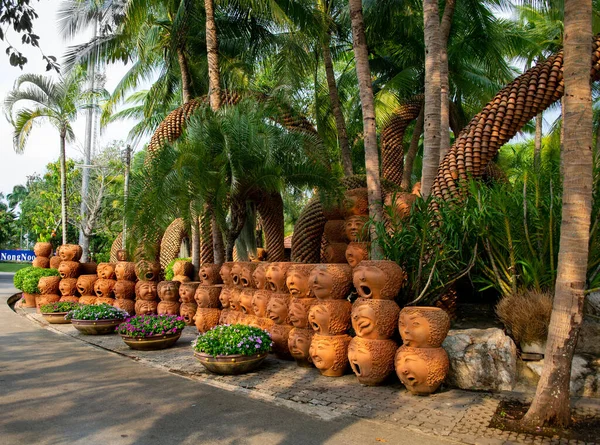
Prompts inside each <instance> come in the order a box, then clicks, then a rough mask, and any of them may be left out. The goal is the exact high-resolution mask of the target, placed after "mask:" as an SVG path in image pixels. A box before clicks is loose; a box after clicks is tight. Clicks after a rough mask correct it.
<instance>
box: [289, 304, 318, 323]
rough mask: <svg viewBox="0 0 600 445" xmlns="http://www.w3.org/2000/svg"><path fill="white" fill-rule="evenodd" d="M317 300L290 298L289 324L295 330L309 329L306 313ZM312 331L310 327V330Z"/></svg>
mask: <svg viewBox="0 0 600 445" xmlns="http://www.w3.org/2000/svg"><path fill="white" fill-rule="evenodd" d="M317 301H318V300H316V299H314V298H292V301H291V302H290V308H289V311H288V312H289V316H290V323H291V324H292V326H294V327H295V328H304V329H306V328H309V326H308V311H309V310H310V308H311V306H312V305H313V304H316V303H317ZM310 329H312V327H311V328H310Z"/></svg>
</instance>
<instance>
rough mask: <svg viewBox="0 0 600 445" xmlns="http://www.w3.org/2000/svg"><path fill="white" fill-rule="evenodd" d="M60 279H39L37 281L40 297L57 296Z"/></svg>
mask: <svg viewBox="0 0 600 445" xmlns="http://www.w3.org/2000/svg"><path fill="white" fill-rule="evenodd" d="M60 281H61V278H60V277H41V278H40V280H39V281H38V289H39V290H40V294H42V295H50V294H58V289H59V287H60Z"/></svg>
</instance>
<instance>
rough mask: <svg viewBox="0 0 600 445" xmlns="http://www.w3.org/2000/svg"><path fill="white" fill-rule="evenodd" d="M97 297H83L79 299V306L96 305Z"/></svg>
mask: <svg viewBox="0 0 600 445" xmlns="http://www.w3.org/2000/svg"><path fill="white" fill-rule="evenodd" d="M96 299H97V297H96V296H95V295H82V296H81V297H79V304H94V303H96Z"/></svg>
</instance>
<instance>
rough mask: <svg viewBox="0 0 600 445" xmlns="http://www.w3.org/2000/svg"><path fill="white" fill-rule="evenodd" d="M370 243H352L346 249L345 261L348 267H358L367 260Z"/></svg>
mask: <svg viewBox="0 0 600 445" xmlns="http://www.w3.org/2000/svg"><path fill="white" fill-rule="evenodd" d="M370 248H371V243H360V242H356V241H353V242H351V243H350V244H348V247H346V261H348V264H349V265H350V267H353V268H354V267H356V266H358V263H360V262H361V261H364V260H368V259H369V249H370Z"/></svg>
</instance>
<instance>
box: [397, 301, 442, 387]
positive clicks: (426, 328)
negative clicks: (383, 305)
mask: <svg viewBox="0 0 600 445" xmlns="http://www.w3.org/2000/svg"><path fill="white" fill-rule="evenodd" d="M398 329H399V330H400V336H401V337H402V342H403V344H402V346H401V347H400V348H398V351H397V352H396V358H395V367H396V374H398V378H400V381H401V382H402V383H403V384H404V386H406V389H408V390H409V391H410V392H411V393H413V394H417V395H428V394H431V393H433V392H434V391H435V390H436V389H438V388H439V386H440V385H441V384H442V382H443V381H444V379H445V378H446V376H447V375H448V369H449V366H450V363H449V360H448V354H447V353H446V351H445V350H444V348H442V342H443V341H444V339H445V338H446V336H447V335H448V331H449V330H450V318H449V317H448V314H447V313H446V312H445V311H444V310H443V309H440V308H436V307H405V308H404V309H402V311H401V312H400V318H399V323H398Z"/></svg>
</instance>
